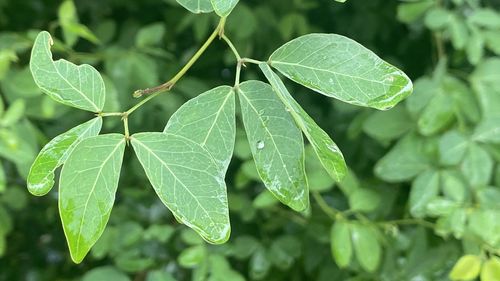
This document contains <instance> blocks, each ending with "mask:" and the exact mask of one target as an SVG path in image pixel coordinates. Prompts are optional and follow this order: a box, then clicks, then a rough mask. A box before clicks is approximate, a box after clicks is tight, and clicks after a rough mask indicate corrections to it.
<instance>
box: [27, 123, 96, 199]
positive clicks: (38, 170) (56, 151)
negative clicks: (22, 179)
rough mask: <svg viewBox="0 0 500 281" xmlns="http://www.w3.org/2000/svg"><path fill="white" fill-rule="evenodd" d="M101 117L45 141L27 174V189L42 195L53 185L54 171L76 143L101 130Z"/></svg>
mask: <svg viewBox="0 0 500 281" xmlns="http://www.w3.org/2000/svg"><path fill="white" fill-rule="evenodd" d="M101 127H102V118H101V117H96V118H94V119H92V120H90V121H87V122H85V123H83V124H80V125H78V126H76V127H74V128H72V129H71V130H69V131H67V132H65V133H62V134H60V135H59V136H57V137H55V138H53V139H52V140H51V141H50V142H49V143H47V144H46V145H45V146H44V147H43V148H42V150H41V151H40V153H39V154H38V156H37V157H36V159H35V162H34V163H33V165H31V169H30V172H29V175H28V190H29V192H30V193H31V194H33V195H36V196H42V195H45V194H47V193H48V192H49V191H50V189H52V186H53V185H54V171H55V170H56V169H57V168H58V167H60V166H61V165H62V164H64V162H65V161H66V159H67V158H68V156H69V155H70V154H71V152H72V151H73V149H74V148H75V146H76V145H78V143H80V142H81V141H82V140H83V139H85V138H87V137H93V136H97V135H98V134H99V132H100V131H101Z"/></svg>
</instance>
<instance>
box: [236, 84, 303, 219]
mask: <svg viewBox="0 0 500 281" xmlns="http://www.w3.org/2000/svg"><path fill="white" fill-rule="evenodd" d="M238 93H239V97H240V104H241V113H242V117H243V124H244V125H245V130H246V133H247V137H248V142H249V143H250V148H251V150H252V154H253V157H254V160H255V165H256V167H257V171H258V172H259V175H260V177H261V179H262V181H263V182H264V184H265V185H266V187H267V188H268V189H269V191H271V192H272V193H273V194H274V195H275V196H276V197H277V198H278V199H279V200H280V201H281V202H283V203H284V204H285V205H288V206H290V207H291V208H292V209H294V210H296V211H303V210H305V209H307V207H308V206H309V191H308V184H307V178H306V175H305V167H304V158H305V156H304V141H303V140H302V134H301V132H300V130H299V128H297V125H296V124H295V123H294V121H293V119H292V117H291V116H290V113H289V112H288V111H287V110H286V109H285V106H284V105H283V103H282V102H281V101H280V100H279V98H278V97H277V96H276V95H275V94H274V92H273V89H272V87H271V86H269V85H268V84H265V83H263V82H260V81H247V82H244V83H242V84H241V85H240V86H239V89H238Z"/></svg>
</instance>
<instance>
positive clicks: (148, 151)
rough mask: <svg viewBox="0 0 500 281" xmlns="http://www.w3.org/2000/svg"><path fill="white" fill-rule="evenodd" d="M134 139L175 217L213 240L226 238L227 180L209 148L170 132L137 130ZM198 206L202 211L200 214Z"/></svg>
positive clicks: (210, 240)
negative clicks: (143, 131) (137, 132)
mask: <svg viewBox="0 0 500 281" xmlns="http://www.w3.org/2000/svg"><path fill="white" fill-rule="evenodd" d="M131 142H132V146H133V147H134V150H135V153H136V155H137V158H139V161H140V162H141V165H142V166H143V168H144V170H145V172H146V175H147V176H148V179H149V181H150V182H151V184H152V186H153V188H154V189H155V191H156V193H157V194H158V197H160V199H161V200H162V202H163V203H164V204H165V205H166V206H167V207H168V208H169V209H170V210H171V211H172V212H173V213H174V215H175V217H176V218H177V219H179V220H180V221H181V222H182V223H184V224H186V225H187V226H189V227H190V228H192V229H194V230H195V231H196V232H198V234H200V235H201V236H202V237H203V238H204V239H205V240H207V241H208V242H210V243H213V244H220V243H224V242H225V241H227V239H228V238H229V233H230V224H229V210H228V203H227V194H226V184H225V182H224V177H223V175H221V173H220V167H219V166H218V165H217V164H216V163H215V162H214V161H213V158H212V157H211V155H210V154H209V153H208V151H207V150H206V149H204V148H203V147H201V146H200V145H199V144H197V143H196V142H193V141H191V140H189V139H187V138H185V137H182V136H180V135H174V134H170V133H139V134H134V135H133V136H132V141H131ZM180 156H182V157H180ZM167 184H169V186H166V185H167ZM170 186H172V187H173V188H169V187H170ZM178 186H179V187H181V188H182V189H181V190H180V191H178V190H177V187H178ZM177 193H178V194H177ZM184 201H186V202H188V203H186V202H184ZM193 206H194V207H193ZM198 209H200V210H201V212H202V215H198V214H197V213H198ZM207 221H209V222H210V223H209V224H207Z"/></svg>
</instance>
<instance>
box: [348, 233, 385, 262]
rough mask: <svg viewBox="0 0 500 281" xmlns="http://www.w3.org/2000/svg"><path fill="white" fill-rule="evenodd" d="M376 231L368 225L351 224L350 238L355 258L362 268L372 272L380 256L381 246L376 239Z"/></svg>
mask: <svg viewBox="0 0 500 281" xmlns="http://www.w3.org/2000/svg"><path fill="white" fill-rule="evenodd" d="M377 236H378V233H377V231H376V230H375V229H374V228H373V227H372V226H369V225H364V224H353V225H351V239H352V244H353V246H354V252H355V253H356V259H357V260H358V262H359V264H360V265H361V267H362V268H364V269H365V270H366V271H368V272H374V271H375V270H376V269H377V267H378V265H379V263H380V259H381V257H382V248H381V246H380V242H379V241H378V239H377Z"/></svg>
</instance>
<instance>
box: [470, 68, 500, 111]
mask: <svg viewBox="0 0 500 281" xmlns="http://www.w3.org/2000/svg"><path fill="white" fill-rule="evenodd" d="M499 68H500V59H498V58H491V59H488V60H484V61H483V62H481V63H480V64H479V65H477V67H476V69H475V71H474V73H472V76H471V83H472V86H473V88H474V90H475V91H476V93H477V96H478V100H479V103H480V105H481V109H482V113H483V118H488V117H491V116H500V110H498V108H500V72H499V71H498V69H499Z"/></svg>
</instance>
